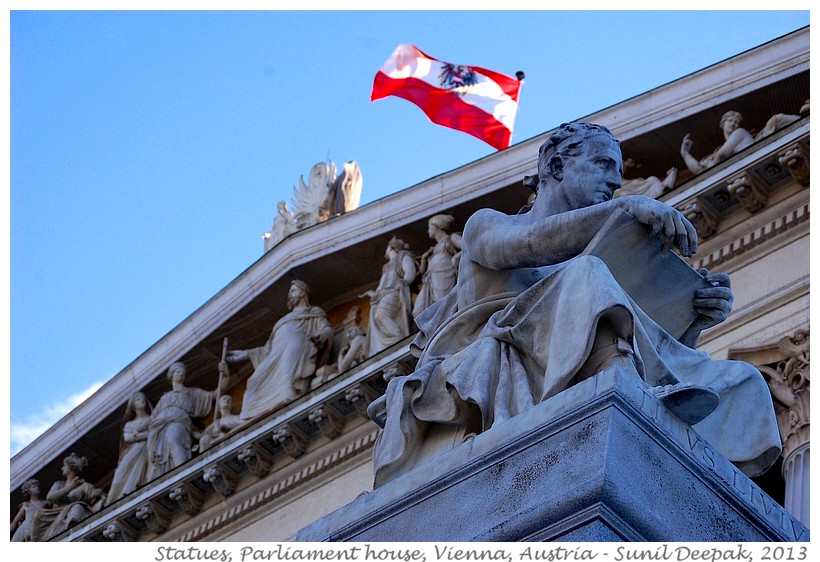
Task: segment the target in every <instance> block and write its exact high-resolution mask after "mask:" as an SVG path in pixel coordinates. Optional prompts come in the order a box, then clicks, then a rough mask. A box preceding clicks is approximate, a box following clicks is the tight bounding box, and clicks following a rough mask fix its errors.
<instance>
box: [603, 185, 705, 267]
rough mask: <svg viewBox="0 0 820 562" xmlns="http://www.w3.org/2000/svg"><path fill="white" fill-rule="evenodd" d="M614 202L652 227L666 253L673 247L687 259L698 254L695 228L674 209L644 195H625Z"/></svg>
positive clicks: (653, 234) (653, 233)
mask: <svg viewBox="0 0 820 562" xmlns="http://www.w3.org/2000/svg"><path fill="white" fill-rule="evenodd" d="M614 201H615V202H616V204H617V205H619V206H620V207H622V208H623V209H624V210H625V211H626V212H627V213H629V214H630V215H632V216H633V217H635V218H636V219H637V220H638V221H639V222H642V223H643V224H646V225H649V226H651V227H652V236H655V237H657V238H659V239H660V241H661V242H662V243H663V252H664V253H666V252H668V251H669V249H670V248H673V247H675V248H678V250H680V253H681V255H683V256H685V257H690V256H691V255H692V254H694V253H695V252H697V250H698V233H697V231H696V230H695V227H694V226H692V223H691V222H689V220H688V219H687V218H686V217H685V216H683V213H681V212H680V211H678V210H677V209H675V208H674V207H671V206H669V205H667V204H666V203H661V202H660V201H657V200H655V199H652V198H651V197H646V196H643V195H625V196H624V197H619V198H618V199H615V200H614Z"/></svg>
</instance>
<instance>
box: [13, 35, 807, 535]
mask: <svg viewBox="0 0 820 562" xmlns="http://www.w3.org/2000/svg"><path fill="white" fill-rule="evenodd" d="M530 101H532V102H534V103H537V100H530ZM730 111H733V112H738V113H739V114H740V115H741V116H742V121H741V122H740V126H741V127H743V128H744V129H745V130H746V131H748V133H749V135H751V137H752V138H753V139H754V140H753V142H752V143H751V144H750V145H749V146H747V147H745V148H743V149H742V150H739V151H737V152H736V153H734V154H732V155H730V156H729V157H727V158H725V159H723V160H721V161H718V162H715V163H713V165H711V166H710V167H708V168H707V169H704V170H702V171H698V172H697V173H695V172H693V171H691V170H690V169H688V167H687V165H686V164H685V162H684V159H683V158H682V156H681V143H682V139H684V137H685V136H686V135H687V134H689V135H690V138H691V139H692V140H693V143H694V146H693V148H692V152H693V153H695V154H702V155H705V154H707V153H709V152H711V151H712V150H713V149H715V148H717V147H719V146H721V145H722V144H723V143H724V140H725V139H724V133H723V131H722V130H721V125H720V124H721V119H722V117H723V116H724V115H725V114H726V113H727V112H730ZM570 117H572V116H568V118H570ZM579 120H583V121H588V122H593V123H599V124H602V125H605V126H606V127H608V128H609V129H610V130H611V131H612V132H613V133H614V135H615V136H616V137H617V138H618V139H619V140H620V142H621V148H622V152H623V157H624V160H625V161H628V162H630V163H634V164H636V165H637V166H639V168H629V167H627V169H626V170H625V174H624V177H625V182H624V183H625V186H630V188H631V189H634V190H636V191H635V192H637V193H647V194H650V195H651V196H654V197H656V198H657V199H659V200H661V201H663V202H665V203H667V204H669V205H671V206H673V207H675V208H677V209H678V210H680V211H681V212H683V213H684V214H685V216H686V217H687V218H689V220H690V221H691V222H692V224H693V225H694V226H695V228H696V229H697V232H698V236H699V249H698V252H697V254H696V255H695V257H693V258H689V259H688V261H689V262H690V263H691V265H692V266H693V267H695V268H696V269H699V268H707V269H708V270H709V271H722V272H726V273H729V274H730V275H731V279H732V288H733V290H734V308H733V311H732V314H731V315H730V316H729V318H728V320H726V321H725V322H723V323H722V324H720V325H718V326H716V327H714V328H712V329H710V330H708V331H706V332H704V333H703V335H702V336H701V339H700V342H699V349H701V350H703V351H706V352H708V353H709V354H710V355H711V356H712V357H713V358H717V359H727V358H728V359H740V360H744V361H747V362H749V363H752V364H753V365H755V366H756V367H758V368H759V369H760V371H761V373H763V375H764V378H765V379H766V381H767V383H768V384H769V387H770V389H771V391H772V396H773V401H774V404H775V411H776V413H777V418H778V425H779V429H780V433H781V438H782V441H783V452H782V455H781V457H780V458H779V459H778V461H777V462H776V463H775V465H774V466H773V467H772V468H771V469H770V470H769V471H768V472H767V473H765V474H764V475H762V476H760V477H758V478H756V479H755V482H756V484H757V485H758V486H759V487H760V488H761V489H762V490H763V491H764V492H765V493H766V494H768V496H770V497H771V498H772V499H773V500H774V501H776V502H777V503H778V504H780V505H782V506H783V507H784V508H785V509H786V510H787V511H788V512H789V513H790V514H791V515H793V516H794V518H796V519H797V520H799V521H800V522H801V523H803V524H804V525H805V526H806V527H809V523H810V521H809V451H810V439H809V406H808V405H809V385H810V377H809V342H810V331H809V294H810V293H809V185H810V167H809V146H810V111H809V29H808V28H804V29H802V30H798V31H796V32H794V33H791V34H789V35H786V36H784V37H781V38H779V39H777V40H774V41H771V42H769V43H766V44H764V45H761V46H759V47H757V48H755V49H752V50H750V51H747V52H744V53H742V54H739V55H737V56H735V57H733V58H731V59H728V60H725V61H722V62H718V63H716V64H714V65H712V66H710V67H708V68H705V69H703V70H701V71H699V72H696V73H693V74H691V75H688V76H685V77H682V78H680V79H678V80H675V81H673V82H670V83H668V84H666V85H663V86H661V87H659V88H656V89H654V90H651V91H649V92H646V93H644V94H641V95H639V96H636V97H634V98H631V99H629V100H626V101H624V102H622V103H619V104H617V105H614V106H611V107H608V108H606V109H602V110H600V111H598V112H596V113H594V114H592V115H588V116H585V117H583V118H582V119H579ZM550 133H551V131H545V132H544V133H543V134H542V135H539V136H537V137H534V138H531V139H528V140H525V141H522V142H518V143H517V144H514V145H513V146H511V147H510V148H508V149H506V150H502V151H499V152H496V153H493V154H491V155H489V156H487V157H485V158H482V159H480V160H477V161H475V162H470V163H466V164H465V165H463V166H461V167H459V168H457V169H455V170H452V171H450V172H448V173H445V174H443V175H441V176H438V177H436V178H433V179H431V180H428V181H425V182H422V183H420V184H418V185H415V186H412V187H408V188H407V189H403V190H400V191H398V192H396V193H394V194H392V195H390V196H388V197H385V198H383V199H380V200H378V201H375V202H372V203H369V204H367V205H364V206H362V207H360V208H358V209H356V210H353V211H349V212H345V213H343V214H340V215H338V216H335V217H332V218H330V219H328V220H325V221H322V222H319V223H318V224H315V225H313V226H310V227H307V228H301V229H298V230H296V231H295V232H292V233H290V234H289V235H288V236H286V237H285V238H284V239H282V240H281V241H279V242H278V243H277V244H275V245H273V246H272V247H270V248H269V249H267V250H266V251H265V252H264V254H263V255H262V257H261V258H260V259H259V260H258V261H256V262H255V263H254V264H252V265H251V266H250V267H249V268H248V269H247V270H245V271H244V272H242V273H241V274H240V275H239V276H238V277H237V278H236V279H235V280H234V281H232V282H231V283H230V284H229V285H228V286H226V287H225V288H224V289H222V290H221V291H220V292H219V293H218V294H217V295H215V296H214V297H213V298H211V299H210V300H209V301H208V302H206V303H204V304H203V305H202V306H201V307H200V308H199V309H198V310H196V311H195V312H194V313H193V314H191V315H190V316H189V317H188V318H185V319H184V320H182V322H181V323H180V324H179V325H178V326H177V327H176V328H175V329H173V330H172V331H171V332H170V333H168V334H167V335H166V336H165V337H163V338H162V339H161V340H160V341H158V342H157V343H156V344H154V345H153V346H151V347H150V348H149V349H147V350H146V351H145V352H144V353H143V354H142V355H140V356H139V357H138V358H136V359H135V360H134V361H133V362H132V363H131V364H130V365H128V366H126V367H125V368H124V369H123V370H122V371H121V372H120V373H118V374H117V375H116V376H114V377H113V378H112V379H111V380H109V381H108V382H107V383H106V384H105V385H103V387H102V388H100V389H99V390H98V391H97V392H96V393H95V394H93V395H92V396H91V397H90V398H88V399H87V400H86V401H85V402H84V403H82V404H81V405H79V406H78V407H77V408H76V409H74V410H73V411H72V412H71V413H70V414H69V415H67V416H66V417H65V418H63V419H62V420H60V422H58V423H57V424H55V425H54V426H53V427H51V428H50V429H49V430H48V431H46V432H45V433H44V434H43V435H41V436H40V437H39V438H37V439H36V440H35V441H34V442H33V443H31V444H30V445H28V446H27V447H26V448H25V449H23V450H22V451H21V452H19V453H18V454H16V455H15V456H14V457H13V458H12V459H11V482H10V489H11V502H10V503H11V517H12V518H14V517H15V515H16V514H17V512H18V508H19V506H20V505H21V504H22V503H23V502H24V501H25V500H26V499H27V496H26V495H25V494H24V493H23V491H22V488H23V485H24V483H25V482H26V481H28V480H30V479H32V478H35V479H37V480H38V482H39V484H40V488H41V491H42V494H41V496H43V497H44V496H45V493H46V491H48V489H49V488H50V486H51V485H52V483H54V482H57V481H59V480H61V479H62V478H63V476H62V475H61V469H62V467H63V461H64V459H65V458H66V457H67V456H69V455H70V454H71V453H75V454H76V455H77V456H79V457H85V458H86V459H87V461H88V463H87V466H86V467H85V468H84V471H83V478H84V479H85V481H86V482H89V483H91V484H93V486H94V487H96V488H99V489H100V490H102V491H104V492H109V490H110V488H111V483H112V480H113V479H114V475H115V470H116V468H117V466H118V461H119V454H120V440H121V432H122V419H123V416H124V413H125V409H126V403H127V402H128V401H129V398H130V397H131V396H132V395H133V394H134V393H135V392H137V391H140V392H142V393H143V394H144V396H145V398H146V399H147V401H148V402H149V403H150V404H154V405H156V404H157V403H158V402H159V401H160V399H161V397H162V396H163V395H164V394H165V393H166V392H168V391H169V390H170V388H171V387H170V385H169V381H168V378H167V375H166V373H167V372H168V370H169V367H170V366H171V365H173V364H175V363H177V362H182V363H183V364H184V365H185V368H186V371H187V377H186V379H185V384H186V385H187V386H188V387H191V388H194V387H195V388H200V389H206V390H209V391H211V390H214V389H216V388H217V386H218V378H219V373H218V371H217V364H218V363H219V361H220V358H221V357H223V356H224V355H223V345H224V341H225V338H227V339H228V341H229V342H230V343H229V345H230V349H232V350H234V349H252V348H257V347H260V346H263V345H265V342H266V341H267V339H268V336H269V334H270V332H271V328H272V327H273V326H274V324H276V322H277V321H278V320H279V319H280V318H282V317H283V316H284V315H285V314H286V313H288V310H289V309H288V294H289V291H290V290H291V284H292V281H294V280H300V281H302V282H304V284H306V285H307V286H308V287H309V288H310V293H309V299H310V304H311V305H312V306H315V307H320V308H321V309H322V310H323V311H324V313H325V314H326V316H327V319H328V322H329V325H330V326H331V327H332V328H333V335H332V343H331V345H330V346H328V347H327V349H326V353H325V354H324V355H323V356H322V357H320V358H319V359H318V361H319V363H324V364H328V365H332V364H334V362H337V361H338V357H339V355H340V351H341V350H342V348H343V345H344V344H345V343H346V341H348V340H347V338H348V334H347V328H348V327H350V326H351V325H354V324H355V325H356V326H359V327H360V329H361V332H363V333H367V332H368V330H369V325H368V317H369V314H368V313H369V310H370V299H369V298H367V297H366V296H362V295H364V294H365V293H366V292H367V291H368V290H372V289H375V288H376V286H377V284H378V283H379V279H380V275H381V274H382V264H383V263H384V260H385V258H384V256H385V249H386V248H387V247H388V245H389V244H390V242H391V239H393V238H394V237H395V238H398V239H401V240H402V241H403V242H404V244H405V245H406V247H407V248H409V251H410V252H412V254H414V255H415V256H416V258H418V257H420V256H421V255H422V254H423V253H424V252H425V251H426V250H427V249H428V248H430V247H431V245H432V244H434V243H435V241H434V240H431V238H430V235H429V234H428V220H429V219H430V218H431V217H433V216H436V215H450V216H452V217H453V219H454V220H453V228H452V230H453V231H456V232H457V231H459V230H461V229H462V228H463V226H464V224H465V222H466V220H467V219H468V217H470V215H471V214H472V213H474V212H475V211H477V210H479V209H481V208H485V207H490V208H493V209H497V210H500V211H503V212H506V213H510V214H512V213H516V212H518V210H519V209H520V208H521V207H523V206H524V205H526V204H527V202H528V198H529V196H530V194H531V191H530V190H529V189H528V188H527V187H525V186H524V185H522V179H523V178H524V177H525V176H530V175H533V174H536V165H537V155H538V148H539V146H540V145H541V143H542V142H543V141H544V140H545V139H546V138H547V137H548V136H549V134H550ZM308 164H309V163H308ZM672 168H676V169H677V173H676V174H674V173H673V174H672V175H671V176H670V174H669V171H670V170H671V169H672ZM638 171H639V173H637V172H638ZM638 175H640V176H641V177H640V178H636V176H638ZM636 179H637V180H640V181H629V180H636ZM365 188H366V186H365ZM653 190H654V191H653ZM416 263H418V259H417V261H416ZM418 283H419V282H418V279H416V281H415V282H414V283H413V284H411V288H412V298H414V299H416V298H417V296H416V293H417V292H418ZM355 307H358V313H357V310H356V308H355ZM412 331H413V330H412V329H411V333H410V334H409V335H408V336H406V337H404V338H403V339H401V340H399V341H397V342H396V343H392V344H390V345H389V346H388V347H386V348H385V349H382V350H379V351H377V352H375V353H367V354H365V356H363V358H362V359H361V360H360V361H353V362H352V364H353V366H352V367H351V366H349V365H345V369H346V370H343V371H342V372H332V370H326V372H325V373H324V374H323V375H322V376H319V375H316V374H314V375H313V376H310V377H306V378H305V381H306V382H305V388H304V389H303V391H302V392H300V393H298V396H296V397H295V398H292V399H289V401H288V402H287V403H286V404H285V405H283V406H282V407H279V408H277V409H275V410H273V411H271V412H269V413H266V414H264V415H262V416H261V417H258V418H256V419H254V420H252V421H250V422H248V423H244V424H241V425H239V426H238V427H237V428H236V429H235V430H233V431H230V432H229V433H228V434H227V435H224V436H220V438H219V439H217V440H215V441H214V443H213V444H212V445H211V446H210V447H209V448H207V449H205V450H204V451H202V452H199V451H194V453H193V456H192V458H191V459H190V460H188V461H186V462H183V463H182V464H180V465H179V466H176V467H172V468H171V469H170V470H168V471H167V472H165V473H163V474H159V475H156V476H155V477H152V478H151V479H149V481H147V482H146V483H144V484H142V485H140V486H139V487H138V488H137V489H135V490H133V491H131V492H129V493H127V494H125V495H124V496H123V497H121V498H119V499H117V500H116V501H111V502H108V503H107V504H106V505H104V506H103V507H101V508H99V509H97V508H95V509H94V510H92V512H91V513H90V514H89V515H88V516H87V517H85V518H84V519H83V520H82V521H80V522H78V523H76V524H73V525H72V526H70V527H68V528H67V529H65V530H62V531H61V532H59V533H58V534H56V535H55V536H53V537H50V538H49V540H53V541H185V542H191V541H290V540H294V539H295V538H296V534H297V532H298V531H299V530H300V529H302V528H303V527H305V526H307V525H308V524H310V523H312V522H314V521H316V520H317V519H319V518H321V517H323V516H324V515H327V514H328V513H330V512H332V511H334V510H336V509H338V508H340V507H342V506H344V505H346V504H348V503H350V502H351V501H353V500H355V499H356V498H357V496H359V495H360V494H362V493H365V492H368V491H370V490H372V487H373V466H372V451H373V446H374V443H375V441H376V439H377V437H378V435H379V432H380V428H379V426H378V425H377V424H376V423H374V422H373V421H371V419H370V418H369V417H368V414H367V407H368V405H369V404H370V403H371V402H373V401H374V400H375V399H377V398H378V397H379V396H381V395H382V394H383V393H384V391H385V388H386V385H387V381H388V380H390V379H391V378H392V377H394V376H397V375H402V374H408V373H411V372H412V371H413V369H414V365H415V362H416V355H415V354H414V353H413V351H412V349H411V346H410V343H411V341H412V340H413V337H414V335H413V333H412ZM359 335H361V334H359ZM253 369H254V367H253V364H252V363H251V362H247V361H246V362H236V363H232V364H231V377H230V380H231V381H232V382H231V384H229V385H228V386H227V388H225V389H224V391H223V395H229V396H231V397H232V398H233V404H234V406H235V407H234V409H233V413H234V414H236V413H237V408H238V405H239V404H240V403H241V402H242V398H243V394H244V393H245V392H246V390H247V388H246V383H247V379H248V376H249V375H250V374H251V372H252V371H253ZM211 403H213V401H212V402H211ZM212 419H213V414H212V413H211V414H208V415H205V416H201V417H200V418H199V419H197V420H195V422H194V427H193V431H196V432H203V431H204V428H205V427H206V426H207V425H208V424H209V423H210V422H211V421H212Z"/></svg>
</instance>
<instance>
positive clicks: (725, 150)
mask: <svg viewBox="0 0 820 562" xmlns="http://www.w3.org/2000/svg"><path fill="white" fill-rule="evenodd" d="M752 142H754V139H753V138H752V135H751V134H750V133H749V132H748V131H747V130H746V129H743V128H738V129H735V130H734V131H732V134H731V135H729V138H728V139H726V142H724V143H723V145H722V146H721V147H720V148H718V149H717V150H716V151H715V162H720V161H722V160H726V159H727V158H729V157H730V156H731V155H733V154H734V153H735V152H737V151H739V150H741V149H743V148H745V147H747V146H749V145H750V144H752Z"/></svg>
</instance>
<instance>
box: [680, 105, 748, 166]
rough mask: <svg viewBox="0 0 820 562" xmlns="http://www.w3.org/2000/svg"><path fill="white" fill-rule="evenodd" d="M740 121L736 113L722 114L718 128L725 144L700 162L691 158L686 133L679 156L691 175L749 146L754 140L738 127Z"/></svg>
mask: <svg viewBox="0 0 820 562" xmlns="http://www.w3.org/2000/svg"><path fill="white" fill-rule="evenodd" d="M742 119H743V116H742V115H741V114H740V113H738V112H737V111H727V112H726V113H724V114H723V117H721V118H720V128H721V130H722V131H723V137H724V138H725V139H726V140H725V142H724V143H723V144H722V145H720V146H719V147H717V148H716V149H715V150H714V151H713V152H712V154H710V155H709V156H706V157H704V158H701V159H700V160H697V159H696V158H695V157H694V156H692V154H691V150H692V139H691V138H690V137H689V133H686V136H684V137H683V142H682V143H681V145H680V155H681V156H682V157H683V161H684V162H686V167H687V168H689V169H690V170H691V171H692V173H693V174H699V173H700V172H702V171H704V170H707V169H709V168H711V167H712V166H714V165H715V164H718V163H720V162H723V161H724V160H726V159H727V158H729V157H730V156H732V155H733V154H737V153H738V152H740V151H741V150H743V149H744V148H746V147H747V146H749V145H751V144H752V143H753V142H754V138H752V135H751V134H750V133H749V131H747V130H746V129H744V128H743V127H741V126H740V122H741V120H742Z"/></svg>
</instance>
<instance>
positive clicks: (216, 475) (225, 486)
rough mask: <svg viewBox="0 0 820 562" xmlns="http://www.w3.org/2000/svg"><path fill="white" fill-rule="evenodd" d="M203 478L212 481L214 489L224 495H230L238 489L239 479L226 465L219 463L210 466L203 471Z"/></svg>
mask: <svg viewBox="0 0 820 562" xmlns="http://www.w3.org/2000/svg"><path fill="white" fill-rule="evenodd" d="M202 479H203V480H205V482H210V483H211V485H212V486H213V487H214V490H216V492H217V493H218V494H219V495H221V496H222V497H228V496H230V495H231V494H233V493H234V491H235V490H236V482H237V479H236V477H235V475H234V474H232V473H231V472H230V471H229V470H228V469H227V468H225V467H224V466H220V465H218V464H215V465H212V466H209V467H208V468H206V469H205V471H204V472H203V473H202Z"/></svg>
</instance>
